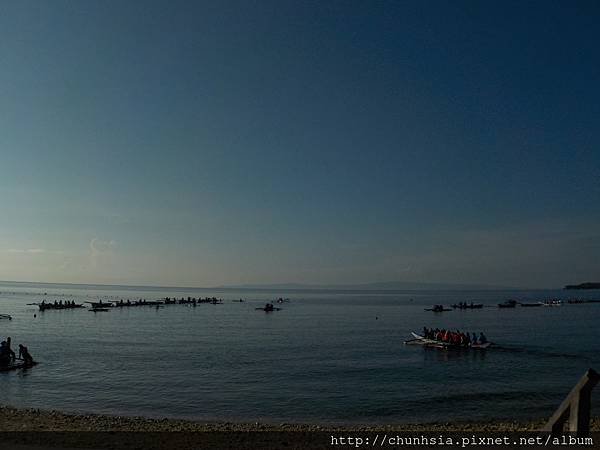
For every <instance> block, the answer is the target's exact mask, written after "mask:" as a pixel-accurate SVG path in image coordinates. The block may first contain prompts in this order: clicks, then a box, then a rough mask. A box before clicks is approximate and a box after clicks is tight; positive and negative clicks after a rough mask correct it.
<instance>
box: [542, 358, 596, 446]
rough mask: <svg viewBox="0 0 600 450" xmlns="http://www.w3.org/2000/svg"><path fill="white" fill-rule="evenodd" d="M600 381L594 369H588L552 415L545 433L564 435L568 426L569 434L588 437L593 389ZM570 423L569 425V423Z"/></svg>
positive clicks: (545, 427)
mask: <svg viewBox="0 0 600 450" xmlns="http://www.w3.org/2000/svg"><path fill="white" fill-rule="evenodd" d="M598 381H600V375H599V374H598V372H596V371H595V370H593V369H588V370H587V372H586V373H585V374H584V375H583V377H581V379H580V380H579V382H578V383H577V384H576V385H575V387H574V388H573V389H571V392H569V395H567V398H565V399H564V400H563V402H562V403H561V404H560V406H559V407H558V409H557V410H556V411H555V412H554V414H552V417H550V420H548V423H546V425H545V426H544V429H543V431H550V432H551V433H552V434H562V433H563V431H564V428H565V424H567V425H568V426H567V430H566V431H569V432H575V433H577V436H586V435H588V434H589V432H590V410H591V406H592V405H591V396H592V389H594V386H596V384H597V383H598ZM567 422H568V423H567Z"/></svg>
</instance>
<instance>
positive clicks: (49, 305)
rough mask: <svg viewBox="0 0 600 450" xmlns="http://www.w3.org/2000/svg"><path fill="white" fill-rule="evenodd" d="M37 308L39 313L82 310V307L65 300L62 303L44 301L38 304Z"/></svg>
mask: <svg viewBox="0 0 600 450" xmlns="http://www.w3.org/2000/svg"><path fill="white" fill-rule="evenodd" d="M37 306H38V308H39V310H40V311H48V310H59V309H60V310H62V309H77V308H83V305H81V304H79V303H75V301H71V300H65V301H64V302H63V301H62V300H60V301H56V300H54V302H46V300H42V302H41V303H38V304H37Z"/></svg>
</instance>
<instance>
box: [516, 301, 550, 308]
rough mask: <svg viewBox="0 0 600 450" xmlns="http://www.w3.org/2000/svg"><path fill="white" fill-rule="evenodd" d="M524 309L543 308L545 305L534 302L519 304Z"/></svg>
mask: <svg viewBox="0 0 600 450" xmlns="http://www.w3.org/2000/svg"><path fill="white" fill-rule="evenodd" d="M519 304H520V305H521V306H522V307H523V308H535V307H538V306H543V305H544V304H543V303H542V302H534V303H523V302H521V303H519Z"/></svg>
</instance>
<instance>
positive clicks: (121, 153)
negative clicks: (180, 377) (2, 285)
mask: <svg viewBox="0 0 600 450" xmlns="http://www.w3.org/2000/svg"><path fill="white" fill-rule="evenodd" d="M599 19H600V7H599V6H598V4H597V3H596V2H591V1H590V2H584V1H580V2H566V1H563V2H548V1H545V2H527V3H523V2H475V1H467V2H452V3H450V2H417V1H414V2H386V1H378V2H358V1H357V2H349V1H348V2H310V1H302V2H291V1H255V2H250V1H240V2H222V1H218V2H151V1H144V2H133V1H129V2H117V1H102V2H100V1H97V2H72V1H68V2H67V1H55V2H34V1H20V2H9V1H5V2H0V65H1V69H2V70H0V154H1V156H2V163H1V165H0V204H1V205H2V213H1V214H2V220H0V279H10V280H30V281H48V282H88V283H117V284H118V283H124V284H161V285H186V286H192V285H196V286H214V285H220V284H241V283H271V282H273V283H278V282H302V283H338V284H339V283H362V282H371V281H391V280H393V281H421V282H457V283H489V284H494V285H499V284H505V285H511V286H533V287H547V286H548V287H552V286H561V285H563V284H565V283H570V282H577V281H585V280H593V279H596V280H597V279H598V278H600V270H599V269H600V268H599V265H598V263H597V258H596V255H597V254H598V251H599V250H600V231H599V230H600V226H599V225H600V206H599V205H600V202H599V200H600V146H599V144H600V128H599V126H598V125H599V118H600V87H599V84H598V80H599V79H600V61H599V56H598V51H597V43H598V42H600V30H599V29H598V27H597V23H598V20H599Z"/></svg>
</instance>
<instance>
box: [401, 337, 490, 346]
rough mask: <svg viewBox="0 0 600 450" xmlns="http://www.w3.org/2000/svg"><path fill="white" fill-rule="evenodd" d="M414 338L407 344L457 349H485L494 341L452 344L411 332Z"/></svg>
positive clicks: (406, 342)
mask: <svg viewBox="0 0 600 450" xmlns="http://www.w3.org/2000/svg"><path fill="white" fill-rule="evenodd" d="M411 334H412V336H413V339H411V340H408V341H405V342H404V343H405V344H416V345H424V346H426V347H434V348H445V349H456V350H466V349H474V350H485V349H486V348H489V347H490V346H491V345H492V343H491V342H486V343H484V344H469V345H457V344H451V343H449V342H443V341H438V340H435V339H428V338H426V337H423V336H421V335H419V334H417V333H411Z"/></svg>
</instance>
